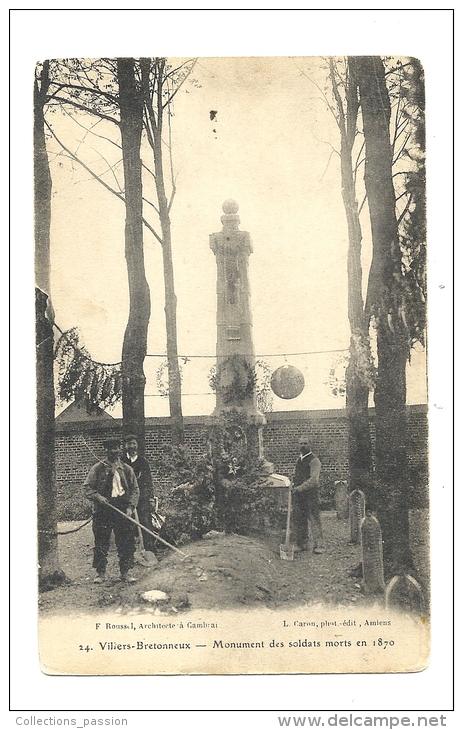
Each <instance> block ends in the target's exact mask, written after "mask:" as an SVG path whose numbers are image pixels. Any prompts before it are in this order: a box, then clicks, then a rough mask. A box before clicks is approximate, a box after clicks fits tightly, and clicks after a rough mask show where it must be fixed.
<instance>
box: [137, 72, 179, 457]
mask: <svg viewBox="0 0 463 730" xmlns="http://www.w3.org/2000/svg"><path fill="white" fill-rule="evenodd" d="M150 60H151V59H142V61H141V67H142V78H143V84H144V87H143V88H144V100H145V104H146V109H147V115H148V121H149V124H150V132H151V136H150V140H151V144H152V149H153V162H154V174H155V179H156V193H157V199H158V207H159V221H160V224H161V234H162V235H161V237H162V260H163V271H164V311H165V317H166V353H167V370H168V379H169V412H170V421H171V433H172V445H173V446H178V445H180V444H183V440H184V431H183V413H182V382H181V378H180V368H179V364H178V346H177V297H176V294H175V286H174V266H173V262H172V230H171V222H170V211H169V204H168V201H167V195H166V186H165V180H164V166H163V154H162V145H163V142H162V129H163V114H164V110H163V104H164V103H165V98H164V86H163V76H164V66H165V59H162V58H161V59H158V61H157V68H156V85H155V89H154V100H155V103H156V111H154V109H153V101H152V98H153V97H152V96H151V94H150V90H149V69H150Z"/></svg>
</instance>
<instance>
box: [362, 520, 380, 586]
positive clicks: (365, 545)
mask: <svg viewBox="0 0 463 730" xmlns="http://www.w3.org/2000/svg"><path fill="white" fill-rule="evenodd" d="M360 536H361V546H362V569H363V589H364V591H365V593H367V594H372V593H383V592H384V590H385V587H386V586H385V584H384V569H383V538H382V534H381V527H380V525H379V522H378V520H377V519H376V517H374V516H373V515H372V514H370V513H368V514H367V515H366V517H365V519H364V520H362V524H361V526H360Z"/></svg>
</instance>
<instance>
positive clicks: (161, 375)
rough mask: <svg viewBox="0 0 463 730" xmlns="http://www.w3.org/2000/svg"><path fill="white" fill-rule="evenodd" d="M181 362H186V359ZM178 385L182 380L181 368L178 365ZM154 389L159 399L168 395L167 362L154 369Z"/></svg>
mask: <svg viewBox="0 0 463 730" xmlns="http://www.w3.org/2000/svg"><path fill="white" fill-rule="evenodd" d="M183 362H184V363H186V362H188V358H186V357H184V358H183ZM178 369H179V374H180V383H181V382H182V380H183V368H182V366H181V365H179V368H178ZM156 387H157V389H158V391H159V395H160V396H161V398H167V397H168V395H169V363H168V362H167V360H163V362H162V363H161V364H160V365H159V367H157V368H156Z"/></svg>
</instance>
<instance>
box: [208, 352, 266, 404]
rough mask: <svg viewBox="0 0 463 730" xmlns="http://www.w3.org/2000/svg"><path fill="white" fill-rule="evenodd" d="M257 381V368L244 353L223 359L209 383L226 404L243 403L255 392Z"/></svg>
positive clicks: (213, 372)
mask: <svg viewBox="0 0 463 730" xmlns="http://www.w3.org/2000/svg"><path fill="white" fill-rule="evenodd" d="M256 383H257V374H256V371H255V368H254V367H253V366H252V365H251V364H250V363H249V362H248V361H247V360H246V358H244V357H243V356H242V355H231V356H230V357H227V359H226V360H223V361H222V362H221V363H220V365H219V367H218V368H217V369H213V371H212V372H211V374H210V376H209V384H210V386H211V388H212V390H214V391H215V392H216V393H218V394H219V395H220V397H221V398H222V400H223V402H224V404H225V405H229V404H231V403H242V402H243V401H244V400H246V398H248V397H249V396H250V395H252V394H253V393H254V389H255V387H256Z"/></svg>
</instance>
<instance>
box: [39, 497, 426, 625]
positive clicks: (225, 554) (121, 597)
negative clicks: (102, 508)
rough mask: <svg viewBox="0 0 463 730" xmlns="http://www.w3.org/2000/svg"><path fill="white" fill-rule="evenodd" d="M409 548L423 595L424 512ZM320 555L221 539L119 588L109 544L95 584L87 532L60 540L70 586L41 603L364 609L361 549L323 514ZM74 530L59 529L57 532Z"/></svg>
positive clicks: (274, 540) (56, 610)
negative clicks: (287, 554) (286, 556)
mask: <svg viewBox="0 0 463 730" xmlns="http://www.w3.org/2000/svg"><path fill="white" fill-rule="evenodd" d="M410 516H411V535H412V545H413V552H414V557H415V563H416V567H417V575H418V578H419V580H420V583H421V586H422V588H423V591H424V593H425V596H426V597H427V595H428V586H429V560H428V558H429V549H428V521H427V520H428V514H427V511H426V510H414V511H413V512H412V513H411V515H410ZM322 522H323V529H324V533H325V537H326V553H325V554H323V555H314V554H313V553H312V552H306V553H301V554H300V555H298V556H296V557H295V559H294V561H292V562H290V561H284V560H281V558H280V550H279V545H280V542H282V541H283V539H282V536H281V535H280V534H270V535H265V536H262V535H261V536H259V537H253V538H250V537H245V536H242V535H235V534H231V535H223V534H219V535H216V536H214V537H213V538H211V539H203V540H200V541H198V542H195V543H190V544H189V545H186V546H184V547H182V551H183V552H185V553H186V554H187V555H188V557H186V558H185V557H183V556H182V555H179V554H178V553H174V552H172V551H170V550H169V549H167V550H166V551H165V552H163V553H162V554H160V556H159V558H160V559H159V563H158V564H157V565H156V566H155V567H150V568H146V567H144V566H142V565H136V567H135V568H134V571H133V574H134V576H135V577H136V578H137V582H136V583H133V584H125V583H121V582H120V580H119V571H118V565H117V554H116V551H115V547H114V545H112V547H111V550H110V555H109V563H108V574H107V575H108V578H107V581H106V582H105V583H103V584H102V585H95V584H94V583H93V578H94V576H95V571H94V570H93V569H92V567H91V564H92V548H93V535H92V531H91V525H90V524H88V525H86V526H85V527H83V529H81V530H79V531H77V532H72V533H70V534H66V535H60V537H59V538H58V540H59V552H60V562H61V567H62V569H63V570H64V572H65V573H66V575H67V577H68V578H69V579H70V583H69V584H68V585H63V586H60V587H58V588H55V589H54V590H52V591H48V592H44V593H41V594H40V597H39V607H40V611H41V613H42V615H44V614H45V615H50V614H70V613H76V614H80V613H91V612H98V611H102V610H108V609H109V610H112V609H116V608H117V609H118V610H124V609H127V610H130V611H131V612H132V611H134V610H137V608H139V609H140V610H142V611H150V610H152V611H157V612H159V611H160V608H159V607H158V608H156V607H155V606H153V605H150V604H147V603H146V602H145V601H144V600H143V598H142V594H143V593H145V592H147V591H151V590H155V589H156V590H160V591H163V592H165V593H166V594H167V595H168V596H169V599H168V601H167V602H166V603H164V604H163V605H162V612H163V613H176V612H179V611H185V610H188V609H229V608H235V607H239V606H248V607H255V606H258V605H259V604H260V605H265V606H267V607H268V608H281V607H283V606H287V607H290V606H298V605H299V606H301V605H309V604H319V603H323V604H326V605H327V606H333V607H335V606H339V605H353V604H355V603H356V604H357V605H362V604H365V603H367V602H368V601H369V600H370V598H369V597H368V596H365V595H363V592H362V589H361V578H359V577H351V575H350V573H351V571H352V570H353V569H354V568H356V566H358V564H359V562H360V547H359V546H358V545H352V544H350V543H349V526H348V523H347V521H341V520H338V519H337V517H336V513H335V512H324V513H322ZM79 524H80V523H75V522H73V523H71V522H66V523H60V524H59V526H58V529H59V531H60V532H65V531H68V530H71V529H73V528H75V527H77V526H79Z"/></svg>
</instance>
